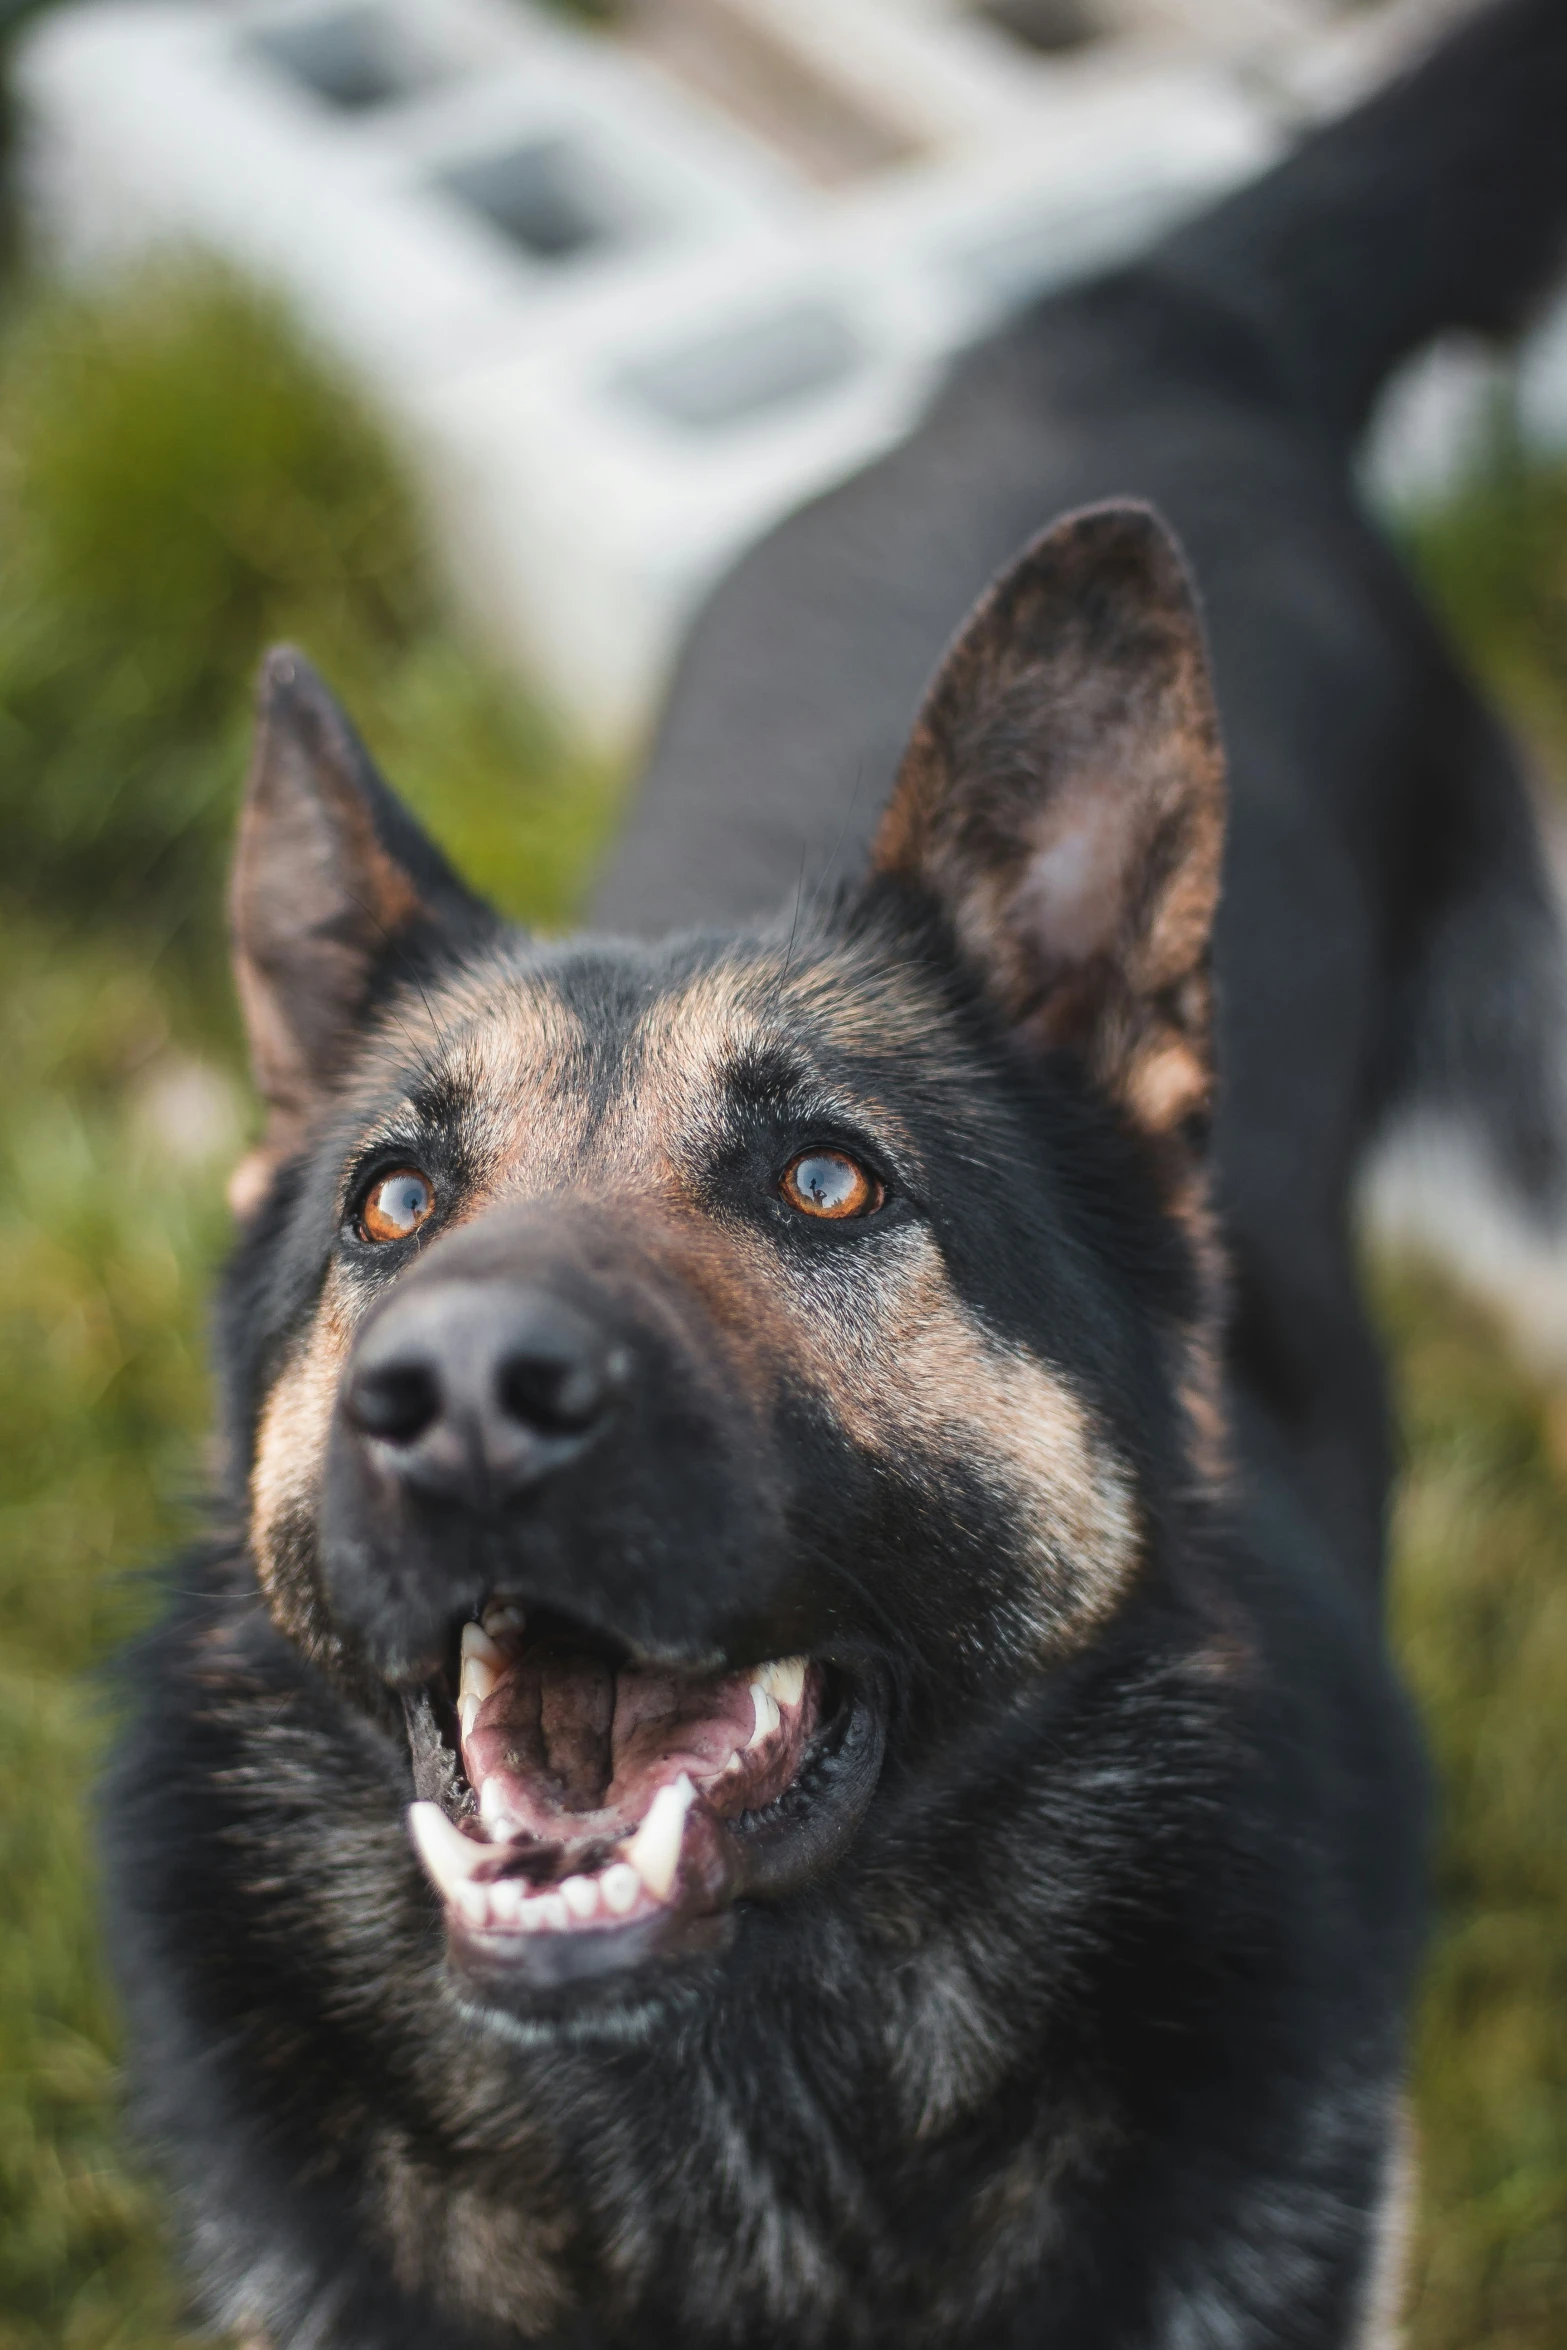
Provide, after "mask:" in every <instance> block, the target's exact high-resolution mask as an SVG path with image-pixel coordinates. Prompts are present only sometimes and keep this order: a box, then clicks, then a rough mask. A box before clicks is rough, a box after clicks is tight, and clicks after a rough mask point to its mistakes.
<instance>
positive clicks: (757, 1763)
mask: <svg viewBox="0 0 1567 2350" xmlns="http://www.w3.org/2000/svg"><path fill="white" fill-rule="evenodd" d="M882 1711H883V1709H882V1708H881V1706H880V1705H879V1704H877V1703H876V1702H875V1700H874V1698H873V1696H872V1694H871V1693H870V1691H869V1689H868V1688H866V1687H864V1686H860V1685H857V1684H856V1685H851V1683H850V1682H849V1681H848V1680H847V1679H846V1678H845V1676H844V1675H843V1674H842V1673H841V1672H838V1671H834V1670H832V1669H830V1668H828V1667H826V1666H824V1665H823V1664H822V1663H820V1662H816V1661H813V1660H811V1659H808V1658H806V1657H799V1656H796V1657H787V1658H778V1659H772V1660H769V1661H767V1662H765V1663H762V1664H760V1665H755V1666H752V1667H750V1668H749V1669H745V1670H736V1671H728V1670H725V1669H723V1668H719V1669H718V1670H716V1671H712V1672H708V1673H699V1672H692V1671H690V1670H674V1669H670V1668H668V1667H661V1666H658V1665H656V1664H648V1663H643V1662H632V1661H619V1660H615V1659H613V1658H611V1657H609V1656H607V1655H606V1654H605V1653H604V1651H603V1649H602V1647H599V1648H594V1647H591V1646H589V1645H588V1644H587V1643H586V1642H585V1641H583V1640H582V1639H580V1638H578V1637H575V1636H574V1635H573V1634H572V1633H571V1631H570V1630H569V1629H564V1628H562V1627H561V1626H560V1625H559V1624H558V1623H555V1624H548V1625H544V1626H540V1625H538V1624H536V1623H533V1624H530V1622H529V1620H528V1618H527V1617H526V1615H525V1613H524V1611H523V1610H522V1608H521V1607H519V1606H518V1605H517V1604H516V1603H515V1602H514V1601H511V1600H507V1599H496V1600H492V1601H491V1602H490V1604H489V1605H488V1606H487V1607H486V1608H485V1609H484V1611H483V1616H482V1620H476V1621H473V1622H470V1623H468V1624H466V1625H464V1627H463V1630H462V1635H461V1643H460V1649H459V1657H458V1670H457V1699H456V1705H455V1709H452V1708H451V1707H450V1706H449V1705H448V1704H446V1703H445V1702H443V1693H442V1692H441V1691H440V1690H435V1691H425V1692H422V1693H421V1694H420V1696H419V1697H418V1698H417V1699H415V1700H412V1701H410V1729H411V1733H412V1745H413V1753H414V1763H415V1779H416V1784H418V1786H419V1788H420V1794H419V1799H418V1800H417V1801H416V1802H415V1803H414V1804H413V1805H412V1806H411V1807H410V1810H409V1828H410V1832H411V1834H412V1837H413V1841H414V1845H415V1848H416V1850H417V1852H418V1855H419V1858H420V1860H421V1862H422V1863H423V1866H424V1870H425V1873H426V1875H427V1877H428V1878H429V1880H430V1883H431V1885H432V1887H433V1888H434V1890H435V1891H436V1893H437V1894H438V1895H439V1896H440V1899H441V1904H442V1910H443V1917H444V1924H445V1932H446V1942H447V1955H448V1962H449V1963H450V1965H451V1966H452V1967H453V1968H454V1970H455V1971H456V1972H457V1974H458V1975H459V1976H460V1977H462V1978H465V1979H466V1981H467V1982H468V1984H469V1985H470V1986H472V1987H476V1988H477V1989H478V1990H479V1992H480V1994H481V1996H482V1997H483V1998H484V1999H485V2000H487V2001H489V2002H496V2001H498V2002H499V2003H501V2004H503V2005H508V2006H511V2005H516V2004H518V2003H521V2004H528V2003H529V2002H530V2001H531V2000H533V1999H535V1998H536V1997H537V1996H538V1995H539V1994H540V1993H542V1992H548V1991H552V1990H555V1989H558V1988H559V1987H561V1986H563V1985H567V1984H570V1983H573V1982H580V1981H587V1980H598V1979H601V1978H603V1977H604V1976H606V1975H614V1974H621V1973H624V1972H627V1971H628V1970H637V1969H639V1968H640V1967H641V1965H642V1964H643V1962H644V1961H645V1960H648V1959H650V1958H662V1959H666V1960H667V1959H671V1958H679V1957H683V1956H688V1955H694V1954H697V1953H706V1952H711V1951H713V1950H716V1949H721V1948H723V1947H724V1946H725V1945H726V1944H727V1943H728V1941H729V1940H730V1938H731V1936H732V1933H733V1930H734V1914H733V1913H734V1904H735V1902H736V1900H737V1899H738V1898H740V1897H741V1896H752V1897H762V1898H767V1897H773V1898H777V1897H779V1896H780V1895H782V1894H785V1893H787V1892H790V1891H793V1890H796V1889H798V1887H799V1886H800V1885H801V1884H802V1883H804V1882H808V1881H809V1880H810V1879H811V1878H812V1877H814V1876H815V1875H817V1874H819V1873H820V1871H821V1870H822V1869H824V1868H825V1867H826V1866H828V1865H829V1864H830V1863H831V1861H832V1860H833V1859H835V1858H836V1857H837V1856H838V1854H839V1853H840V1852H841V1851H842V1850H843V1849H845V1847H846V1846H847V1844H848V1842H849V1840H850V1839H851V1838H852V1836H853V1834H854V1831H855V1829H856V1828H857V1826H858V1824H859V1821H860V1818H861V1816H862V1815H863V1811H864V1808H865V1805H866V1803H867V1802H868V1801H869V1799H870V1796H871V1794H872V1792H873V1791H874V1787H875V1784H876V1780H877V1777H878V1775H879V1769H880V1761H881V1745H882V1729H883V1724H882ZM443 1713H444V1714H446V1715H447V1716H448V1718H449V1723H450V1734H449V1735H447V1736H442V1735H441V1733H440V1728H439V1722H440V1717H441V1715H442V1714H443ZM432 1733H433V1735H432Z"/></svg>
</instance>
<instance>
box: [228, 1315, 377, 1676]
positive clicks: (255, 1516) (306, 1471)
mask: <svg viewBox="0 0 1567 2350" xmlns="http://www.w3.org/2000/svg"><path fill="white" fill-rule="evenodd" d="M352 1337H353V1318H352V1316H351V1314H350V1312H349V1309H348V1306H347V1301H346V1299H345V1297H344V1295H343V1288H342V1284H341V1282H340V1281H339V1280H338V1279H337V1277H336V1275H335V1274H332V1275H329V1276H328V1280H327V1285H326V1289H325V1291H324V1292H323V1295H322V1299H321V1304H320V1307H319V1309H318V1311H317V1314H316V1317H315V1320H314V1322H313V1323H312V1324H311V1327H310V1329H309V1330H308V1331H307V1332H306V1333H305V1335H304V1337H303V1338H302V1339H301V1340H300V1342H299V1344H298V1345H297V1346H296V1348H295V1349H294V1352H293V1354H292V1355H291V1356H290V1358H289V1360H288V1362H287V1363H286V1364H285V1365H284V1367H283V1369H282V1371H281V1372H280V1373H279V1374H278V1377H277V1378H276V1379H275V1380H274V1382H273V1385H272V1390H271V1393H270V1394H269V1395H268V1397H267V1401H266V1405H265V1407H264V1409H263V1411H262V1415H261V1426H260V1430H259V1433H258V1436H257V1439H256V1457H255V1463H254V1466H253V1467H252V1469H251V1473H250V1539H251V1549H252V1552H253V1554H254V1556H255V1560H256V1568H257V1572H258V1574H259V1576H260V1579H261V1588H262V1591H263V1593H264V1595H265V1598H266V1602H267V1606H268V1608H269V1610H270V1611H271V1614H272V1617H273V1620H274V1621H275V1622H276V1623H277V1625H278V1626H279V1628H280V1629H281V1630H282V1631H284V1632H286V1633H288V1634H289V1636H290V1637H291V1638H292V1639H294V1640H297V1641H298V1642H299V1644H300V1646H301V1647H302V1648H303V1649H304V1650H305V1652H306V1654H307V1655H311V1656H317V1657H319V1656H320V1655H321V1654H322V1652H323V1650H324V1649H325V1650H330V1648H331V1639H330V1635H329V1633H328V1632H327V1630H326V1624H325V1615H324V1610H323V1607H322V1601H321V1594H320V1591H319V1589H318V1587H317V1584H316V1581H315V1577H314V1574H313V1572H312V1571H311V1569H310V1567H309V1566H308V1565H307V1564H306V1558H305V1556H302V1550H303V1551H304V1553H305V1554H306V1555H307V1556H309V1555H313V1545H312V1544H309V1543H306V1544H304V1545H302V1544H301V1540H300V1536H301V1533H302V1531H303V1529H305V1528H306V1527H307V1526H308V1525H309V1524H310V1523H311V1522H312V1521H313V1519H314V1516H315V1511H316V1506H317V1503H318V1501H319V1499H320V1489H321V1475H322V1470H323V1467H324V1465H325V1461H326V1448H327V1438H328V1436H329V1435H330V1432H331V1426H332V1414H333V1411H334V1410H335V1408H336V1404H337V1390H338V1383H339V1381H340V1380H341V1378H342V1375H343V1367H344V1365H345V1363H346V1362H347V1360H348V1350H349V1345H350V1342H351V1340H352Z"/></svg>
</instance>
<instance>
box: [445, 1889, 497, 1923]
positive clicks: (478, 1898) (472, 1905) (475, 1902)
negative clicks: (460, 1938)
mask: <svg viewBox="0 0 1567 2350" xmlns="http://www.w3.org/2000/svg"><path fill="white" fill-rule="evenodd" d="M451 1898H452V1901H453V1903H454V1905H455V1906H456V1907H457V1908H458V1909H460V1910H461V1911H462V1914H463V1916H464V1917H465V1918H466V1919H467V1921H468V1923H469V1925H470V1926H487V1925H488V1924H489V1922H490V1895H489V1889H488V1887H487V1886H484V1885H455V1886H453V1888H452V1895H451Z"/></svg>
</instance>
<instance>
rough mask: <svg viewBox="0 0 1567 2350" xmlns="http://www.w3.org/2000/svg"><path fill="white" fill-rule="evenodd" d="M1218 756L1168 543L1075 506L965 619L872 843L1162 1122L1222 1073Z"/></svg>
mask: <svg viewBox="0 0 1567 2350" xmlns="http://www.w3.org/2000/svg"><path fill="white" fill-rule="evenodd" d="M1223 840H1224V783H1223V759H1222V754H1221V751H1220V747H1219V729H1218V718H1217V713H1216V711H1215V708H1214V700H1213V692H1212V688H1211V685H1210V683H1209V678H1208V666H1207V659H1206V653H1205V649H1204V645H1203V637H1202V628H1201V623H1200V622H1199V619H1198V616H1197V608H1196V604H1195V601H1194V598H1193V592H1192V587H1191V582H1190V580H1189V578H1188V576H1187V572H1186V567H1185V564H1184V563H1183V561H1182V559H1181V555H1180V553H1179V550H1178V549H1177V547H1176V544H1175V541H1174V540H1173V539H1172V538H1171V536H1170V533H1169V531H1168V530H1167V529H1166V528H1165V526H1164V524H1163V522H1162V521H1161V520H1160V519H1159V517H1158V516H1157V515H1156V514H1154V513H1153V512H1152V511H1151V509H1150V508H1148V507H1146V506H1141V505H1134V504H1131V503H1125V504H1116V505H1107V506H1097V507H1089V508H1087V509H1085V510H1084V511H1083V512H1081V513H1078V514H1069V515H1067V516H1066V517H1065V519H1064V520H1062V521H1060V522H1057V523H1056V524H1055V525H1054V526H1053V527H1052V528H1051V529H1049V530H1047V531H1046V532H1045V533H1044V534H1043V535H1042V536H1041V537H1040V538H1037V539H1036V540H1035V541H1034V542H1033V544H1032V545H1031V546H1030V547H1029V548H1027V550H1026V551H1025V552H1024V554H1023V555H1022V556H1021V557H1020V558H1019V559H1018V561H1017V562H1016V563H1015V564H1014V565H1013V567H1012V569H1011V570H1010V571H1008V572H1006V573H1004V574H1003V575H1002V577H1001V578H1000V579H999V580H998V581H997V583H996V585H995V586H994V587H993V588H992V589H991V590H990V592H989V593H988V595H986V596H985V597H984V599H983V601H982V602H981V603H980V604H979V605H978V606H977V607H976V609H975V611H974V612H973V613H972V615H971V616H970V618H969V619H968V620H967V621H966V622H965V624H964V626H963V627H962V628H961V629H960V630H959V632H958V635H957V637H956V639H955V640H954V642H953V644H952V646H951V648H950V650H949V651H948V653H947V655H946V657H945V659H944V660H943V662H942V664H941V667H940V668H939V670H938V671H937V673H936V676H935V678H934V680H933V682H932V684H931V686H930V689H929V692H928V693H927V696H926V699H925V705H924V708H923V709H922V710H921V712H920V716H919V720H918V722H917V724H916V726H915V729H914V734H913V738H912V740H911V741H910V743H909V747H908V751H907V753H906V755H905V757H904V761H903V766H902V768H901V770H900V772H899V776H898V780H897V783H896V785H895V787H894V789H893V794H892V798H891V801H890V803H889V805H888V808H887V811H886V814H885V816H884V817H883V819H882V824H881V828H880V831H879V833H878V834H877V838H876V843H875V848H874V851H873V861H874V864H875V866H876V867H877V868H878V869H879V870H880V871H882V872H884V873H889V874H893V875H896V876H897V877H898V878H900V879H901V880H903V881H905V882H908V883H910V884H912V885H913V886H915V887H916V888H918V889H920V890H922V891H925V892H927V893H929V894H930V895H931V896H933V897H934V898H936V899H937V900H938V902H939V903H940V904H941V906H942V907H943V908H944V910H945V912H946V914H947V916H948V919H949V920H950V922H951V924H952V926H953V929H954V932H955V933H956V936H957V939H958V942H959V945H960V947H961V949H962V951H963V952H964V954H965V955H966V957H967V958H968V960H969V961H970V962H971V964H973V965H974V966H975V968H976V969H977V970H978V971H979V972H980V974H981V975H982V977H983V978H984V980H985V982H986V985H987V987H988V990H989V992H990V995H991V997H992V999H993V1001H994V1002H995V1003H996V1004H997V1005H998V1007H999V1008H1000V1010H1001V1012H1002V1014H1003V1015H1004V1017H1005V1018H1006V1020H1007V1021H1008V1022H1009V1024H1010V1025H1011V1027H1012V1028H1013V1030H1014V1031H1015V1032H1016V1033H1017V1034H1018V1036H1019V1038H1020V1039H1021V1040H1022V1041H1024V1042H1026V1043H1028V1044H1030V1045H1032V1046H1033V1047H1035V1048H1036V1049H1038V1050H1040V1051H1066V1052H1070V1053H1072V1054H1074V1055H1076V1056H1077V1057H1078V1058H1079V1059H1080V1061H1081V1062H1082V1063H1083V1065H1084V1068H1085V1070H1086V1072H1087V1074H1088V1076H1089V1078H1090V1080H1091V1082H1092V1083H1093V1084H1095V1085H1096V1086H1098V1087H1100V1088H1101V1089H1103V1090H1104V1091H1105V1092H1107V1093H1109V1094H1110V1095H1111V1096H1112V1098H1113V1099H1114V1100H1115V1101H1116V1102H1117V1103H1118V1105H1119V1106H1120V1108H1121V1110H1122V1112H1123V1114H1124V1115H1125V1116H1126V1117H1127V1118H1128V1119H1130V1120H1131V1121H1132V1123H1133V1124H1134V1125H1136V1126H1138V1127H1140V1128H1141V1129H1143V1130H1144V1131H1146V1132H1147V1133H1149V1134H1150V1135H1164V1134H1169V1133H1172V1132H1173V1131H1174V1130H1175V1129H1177V1128H1179V1127H1180V1126H1181V1125H1182V1124H1183V1123H1184V1122H1185V1121H1186V1120H1188V1119H1189V1118H1191V1117H1193V1116H1194V1115H1196V1114H1200V1113H1201V1112H1203V1111H1204V1110H1205V1109H1206V1107H1207V1104H1208V1099H1209V1095H1210V1092H1211V1087H1212V1035H1211V1029H1212V989H1211V983H1210V940H1211V933H1212V927H1213V916H1214V909H1215V907H1216V905H1217V902H1218V894H1219V863H1220V856H1221V852H1222V849H1223Z"/></svg>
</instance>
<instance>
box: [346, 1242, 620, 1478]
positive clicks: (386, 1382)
mask: <svg viewBox="0 0 1567 2350" xmlns="http://www.w3.org/2000/svg"><path fill="white" fill-rule="evenodd" d="M629 1370H630V1357H629V1353H628V1351H627V1349H626V1348H625V1347H624V1346H621V1345H618V1344H617V1343H616V1342H615V1341H614V1340H613V1339H612V1338H611V1337H610V1336H609V1335H608V1334H607V1333H606V1332H604V1331H603V1330H601V1329H599V1328H597V1327H595V1325H594V1324H593V1323H592V1322H591V1321H589V1320H588V1318H587V1317H586V1316H585V1315H583V1314H580V1313H578V1312H577V1310H576V1308H575V1307H573V1306H569V1305H567V1304H566V1303H565V1302H564V1300H562V1299H560V1298H557V1297H552V1296H550V1295H549V1293H548V1292H547V1291H544V1290H536V1289H525V1288H522V1287H520V1286H518V1285H516V1284H513V1283H510V1282H496V1283H488V1282H478V1281H431V1282H425V1283H420V1284H415V1285H413V1286H411V1287H410V1288H408V1289H407V1290H405V1291H403V1292H402V1293H401V1294H400V1295H398V1296H396V1297H394V1298H393V1299H392V1300H391V1301H390V1302H389V1304H388V1305H387V1306H386V1307H385V1308H384V1309H383V1310H382V1312H381V1313H380V1314H379V1315H377V1317H376V1319H375V1321H374V1322H373V1323H372V1324H371V1326H370V1328H369V1330H368V1331H367V1332H366V1333H365V1337H364V1339H363V1341H362V1343H361V1344H360V1346H359V1348H358V1350H357V1353H356V1357H355V1360H354V1363H353V1366H352V1368H351V1369H350V1371H349V1374H348V1378H347V1381H346V1384H345V1386H344V1390H343V1410H344V1412H345V1414H346V1416H347V1418H348V1420H349V1421H350V1423H351V1424H352V1425H353V1426H354V1427H355V1428H357V1429H358V1430H359V1431H360V1433H361V1434H362V1435H364V1436H368V1437H371V1438H373V1439H375V1441H376V1442H377V1443H378V1444H379V1445H381V1446H383V1447H385V1448H386V1452H387V1454H388V1455H389V1456H390V1461H391V1465H392V1466H393V1467H394V1469H395V1471H396V1474H397V1475H398V1476H399V1477H400V1478H401V1479H402V1480H403V1482H404V1483H405V1484H407V1485H408V1486H410V1487H412V1488H413V1489H414V1490H415V1491H417V1492H420V1493H423V1494H426V1495H428V1496H430V1497H431V1498H432V1499H438V1500H446V1501H456V1502H462V1503H465V1504H468V1505H469V1506H472V1507H482V1506H483V1505H484V1504H485V1503H487V1502H491V1501H497V1500H501V1499H504V1497H505V1496H506V1495H507V1494H511V1493H517V1492H520V1491H522V1490H524V1489H525V1488H526V1487H528V1486H530V1485H536V1484H538V1483H539V1482H540V1481H541V1480H542V1479H543V1478H545V1477H548V1476H551V1475H553V1474H554V1472H555V1471H556V1470H558V1469H561V1468H564V1467H565V1465H566V1464H567V1463H568V1462H569V1461H572V1460H575V1459H576V1458H577V1457H578V1455H579V1454H581V1453H583V1452H585V1451H586V1450H587V1448H588V1446H589V1445H590V1444H592V1443H593V1441H594V1439H595V1438H596V1437H597V1436H599V1435H600V1434H601V1433H602V1431H603V1429H604V1427H605V1425H606V1423H607V1422H608V1420H609V1418H610V1415H611V1412H612V1409H613V1406H614V1403H615V1400H616V1397H617V1396H618V1395H619V1394H620V1392H621V1390H622V1389H623V1388H624V1386H625V1383H626V1379H627V1375H628V1373H629Z"/></svg>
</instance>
